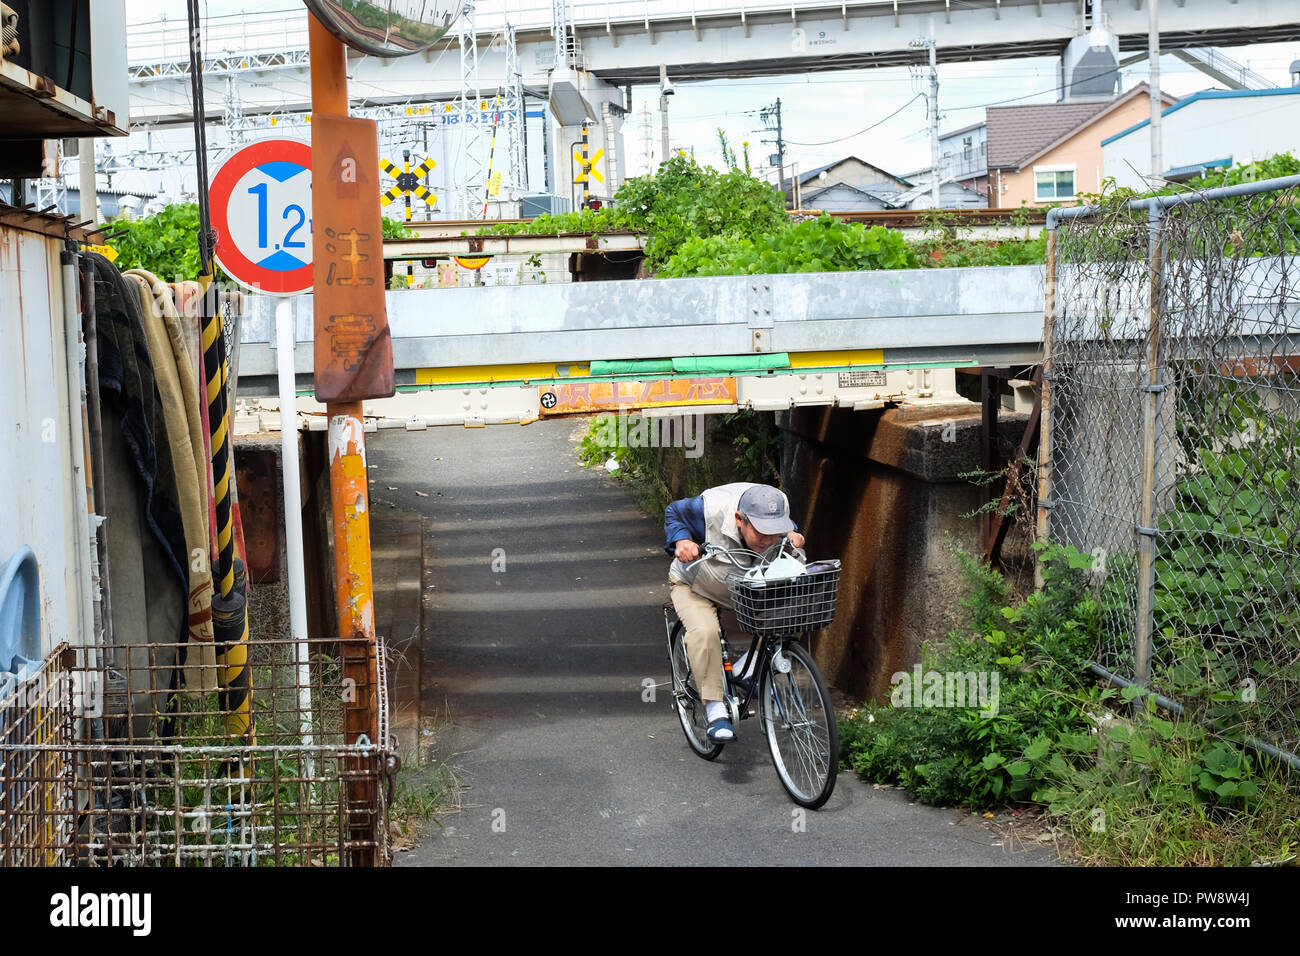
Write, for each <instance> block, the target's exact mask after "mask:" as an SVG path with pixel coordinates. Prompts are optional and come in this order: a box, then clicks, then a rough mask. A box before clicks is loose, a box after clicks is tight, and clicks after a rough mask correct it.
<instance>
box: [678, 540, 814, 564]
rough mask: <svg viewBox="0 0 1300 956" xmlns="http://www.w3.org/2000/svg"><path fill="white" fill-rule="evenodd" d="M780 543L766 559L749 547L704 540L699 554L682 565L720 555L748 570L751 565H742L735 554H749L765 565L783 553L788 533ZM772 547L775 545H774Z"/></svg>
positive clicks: (788, 541) (696, 562)
mask: <svg viewBox="0 0 1300 956" xmlns="http://www.w3.org/2000/svg"><path fill="white" fill-rule="evenodd" d="M780 545H781V546H780V548H779V549H778V550H777V552H776V554H775V555H773V556H772V558H771V559H770V560H768V559H766V558H765V557H764V556H763V555H762V554H759V553H758V552H757V551H752V550H750V549H749V548H719V547H717V546H716V545H712V544H709V543H708V542H705V543H704V545H703V546H702V547H701V548H700V556H699V557H698V558H696V559H695V560H694V561H689V562H686V563H685V564H684V565H683V566H684V567H688V568H689V567H692V566H694V565H696V564H698V563H699V562H701V561H703V560H705V559H706V558H711V557H713V556H714V555H720V556H722V557H724V558H726V559H727V560H728V561H730V562H731V564H732V565H734V566H735V567H737V568H739V569H740V570H742V571H748V570H749V568H750V567H751V565H742V564H741V563H740V562H739V561H737V560H736V558H735V555H738V554H744V555H749V556H750V557H752V558H754V559H755V561H756V563H758V565H759V566H760V567H766V566H767V565H769V564H771V563H772V562H773V561H775V560H776V559H777V558H779V557H781V556H782V555H783V554H785V549H786V546H787V545H790V538H789V536H788V535H782V536H781V542H780ZM773 547H775V545H774V546H773ZM790 547H792V548H793V547H794V546H793V545H790ZM768 550H769V551H770V550H771V548H769V549H768Z"/></svg>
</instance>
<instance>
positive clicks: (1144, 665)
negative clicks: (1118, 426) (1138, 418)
mask: <svg viewBox="0 0 1300 956" xmlns="http://www.w3.org/2000/svg"><path fill="white" fill-rule="evenodd" d="M1162 213H1163V210H1162V209H1161V207H1160V206H1159V205H1158V204H1156V203H1152V204H1151V205H1150V206H1149V207H1148V209H1147V249H1148V252H1149V255H1150V264H1149V265H1148V272H1149V280H1150V281H1149V283H1148V288H1147V293H1148V294H1147V318H1148V322H1149V325H1150V328H1149V329H1148V331H1147V376H1146V378H1147V381H1146V384H1145V385H1143V386H1142V391H1143V392H1144V393H1145V394H1146V399H1145V401H1144V402H1143V403H1142V405H1143V409H1142V505H1141V515H1140V516H1139V520H1138V524H1137V549H1138V580H1137V621H1136V622H1135V625H1136V626H1135V627H1134V631H1133V671H1134V673H1133V676H1134V678H1135V679H1136V681H1137V683H1138V684H1139V685H1140V686H1142V687H1144V688H1145V687H1149V686H1150V684H1151V639H1152V631H1153V629H1154V624H1155V586H1156V582H1155V550H1156V547H1155V544H1156V541H1155V539H1156V461H1157V458H1156V443H1157V440H1158V434H1159V424H1160V393H1161V392H1162V391H1164V384H1163V374H1162V369H1161V367H1160V337H1161V329H1160V319H1161V314H1160V313H1161V304H1162V299H1163V291H1164V262H1163V260H1164V247H1163V241H1162V236H1161V225H1162V219H1161V216H1162ZM1143 703H1144V702H1143V701H1142V699H1141V698H1137V699H1135V700H1134V706H1135V707H1138V706H1141V705H1142V704H1143Z"/></svg>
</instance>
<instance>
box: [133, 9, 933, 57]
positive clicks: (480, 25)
mask: <svg viewBox="0 0 1300 956" xmlns="http://www.w3.org/2000/svg"><path fill="white" fill-rule="evenodd" d="M904 2H915V0H904ZM873 6H874V7H882V8H883V7H889V8H890V9H891V10H892V9H893V5H892V3H891V2H890V0H847V2H845V3H844V4H839V3H830V2H827V0H785V2H781V0H730V2H726V0H574V2H573V3H572V4H571V8H570V18H571V22H572V23H573V25H574V26H579V27H591V26H606V25H613V24H616V23H618V24H636V23H642V24H644V23H654V22H655V21H659V20H678V19H683V18H688V19H689V18H702V17H718V16H728V15H737V16H739V15H741V14H743V15H745V16H746V17H748V16H751V15H755V14H763V13H778V12H779V13H784V14H785V15H787V16H789V15H790V14H791V13H792V12H793V13H794V14H796V15H797V14H798V12H799V11H800V10H809V11H812V10H819V11H826V10H833V9H836V8H839V9H840V10H841V11H844V12H847V11H849V10H853V9H855V8H863V7H873ZM307 15H308V14H307V11H306V9H305V8H304V7H302V6H298V7H294V8H284V9H281V10H268V11H264V12H260V13H258V12H250V13H239V14H228V15H222V16H211V17H207V18H206V19H205V20H204V21H203V28H204V41H203V44H204V49H205V50H206V51H208V52H209V54H211V55H220V54H226V53H249V54H256V53H271V52H275V51H283V50H290V49H296V48H298V47H301V48H303V49H305V48H306V46H307ZM551 17H552V4H551V3H549V2H545V0H478V4H477V6H476V8H475V13H474V19H475V26H476V27H477V30H478V32H479V34H480V35H483V34H488V35H493V34H496V33H499V32H500V31H501V30H503V29H504V28H505V26H506V24H510V25H511V26H514V27H515V28H516V29H519V30H534V29H539V28H549V27H550V25H551ZM453 39H454V36H453ZM188 44H189V32H188V29H187V27H186V25H185V22H184V20H181V19H176V20H155V21H151V22H148V23H139V24H134V25H132V26H131V27H129V28H128V30H127V60H128V62H129V63H130V64H131V65H132V66H136V65H139V64H144V63H164V62H171V61H184V60H186V58H187V57H188V55H189V54H188V51H189V45H188Z"/></svg>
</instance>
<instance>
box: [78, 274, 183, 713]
mask: <svg viewBox="0 0 1300 956" xmlns="http://www.w3.org/2000/svg"><path fill="white" fill-rule="evenodd" d="M90 258H91V261H92V262H93V264H94V269H95V321H96V327H97V333H98V334H97V336H96V340H97V349H96V354H97V358H98V361H99V392H100V402H101V411H102V419H103V445H104V465H105V475H104V476H103V479H102V480H103V482H104V485H105V489H106V493H107V500H108V505H107V508H108V522H107V524H106V525H105V529H106V532H107V537H108V556H109V562H108V563H109V575H110V577H109V583H110V586H111V587H112V593H113V602H112V608H113V641H114V644H115V645H118V647H117V649H116V650H115V651H113V652H110V661H111V663H112V665H113V666H114V667H116V668H118V669H119V670H123V671H125V672H126V674H125V676H126V679H127V690H128V691H129V697H128V698H127V701H126V702H127V703H129V707H130V713H131V715H132V717H133V720H132V721H131V722H130V724H129V730H130V733H131V734H132V735H133V736H136V737H148V736H150V735H151V734H153V733H154V732H160V733H161V734H162V735H164V736H165V735H166V734H167V733H169V732H170V730H169V729H168V728H167V726H166V725H160V724H158V723H156V718H158V717H161V716H163V715H165V714H167V713H168V712H169V711H170V710H171V707H170V703H171V702H170V700H169V697H170V695H171V693H172V691H173V689H174V687H175V683H176V680H175V678H176V675H175V665H176V660H177V651H178V649H179V648H181V647H183V645H184V642H185V641H186V639H187V637H188V635H189V613H188V609H187V606H188V594H189V583H190V579H189V551H188V547H187V542H186V538H185V526H184V522H183V520H182V518H181V506H180V498H179V493H178V490H177V485H176V469H175V467H174V465H173V462H172V455H171V452H170V448H169V443H168V435H167V427H166V421H165V418H166V413H165V410H164V408H163V404H162V400H161V399H160V397H159V392H158V384H157V381H156V380H155V377H154V366H153V362H152V360H151V358H150V352H149V345H148V338H147V334H146V330H145V321H144V316H143V314H142V312H141V309H140V286H139V285H138V284H137V282H136V281H135V280H133V279H127V278H125V277H124V276H123V275H122V274H121V273H120V272H118V270H117V269H116V268H115V267H114V266H113V264H112V263H110V262H109V261H108V260H107V259H105V258H104V257H103V256H100V255H96V254H93V253H92V254H90ZM160 449H161V453H160ZM110 696H112V695H110ZM107 716H108V717H109V718H110V733H121V732H123V731H125V730H126V727H112V722H113V719H114V718H121V717H123V716H125V715H124V714H122V713H121V712H120V711H119V712H117V713H113V712H111V711H110V712H109V713H108V714H107Z"/></svg>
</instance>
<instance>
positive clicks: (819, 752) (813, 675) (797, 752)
mask: <svg viewBox="0 0 1300 956" xmlns="http://www.w3.org/2000/svg"><path fill="white" fill-rule="evenodd" d="M779 650H780V652H781V653H782V654H784V656H785V659H786V660H788V661H789V662H790V671H789V673H786V674H783V673H781V672H780V671H778V670H777V669H776V665H775V663H774V657H775V655H773V656H772V657H769V658H768V660H767V666H766V667H764V668H763V683H762V686H761V687H760V688H759V702H760V712H761V713H762V720H763V730H764V732H765V733H766V734H767V745H768V749H770V750H771V751H772V764H773V766H775V767H776V775H777V776H778V777H780V778H781V786H783V787H785V790H786V793H788V794H790V798H791V799H792V800H794V802H795V803H797V804H799V805H800V806H802V807H807V808H808V809H810V810H816V809H817V808H818V807H820V806H821V805H822V804H824V803H825V802H826V801H827V800H828V799H830V795H831V792H832V791H833V790H834V789H835V774H836V771H837V769H838V767H839V759H840V736H839V728H838V727H837V725H836V723H835V707H834V705H833V704H832V703H831V694H830V690H829V689H827V687H826V681H824V680H823V679H822V675H821V672H820V671H818V670H817V665H816V664H815V663H813V659H812V656H811V655H810V654H809V653H808V652H807V651H805V650H804V649H803V648H802V647H800V646H799V645H798V644H795V643H793V642H790V643H786V644H783V645H781V647H780V648H779Z"/></svg>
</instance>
